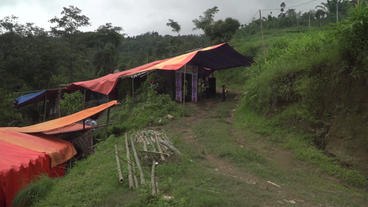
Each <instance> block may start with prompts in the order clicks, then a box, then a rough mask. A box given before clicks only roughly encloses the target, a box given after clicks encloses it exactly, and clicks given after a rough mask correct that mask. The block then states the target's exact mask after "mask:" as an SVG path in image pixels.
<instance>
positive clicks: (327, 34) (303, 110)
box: [217, 6, 368, 178]
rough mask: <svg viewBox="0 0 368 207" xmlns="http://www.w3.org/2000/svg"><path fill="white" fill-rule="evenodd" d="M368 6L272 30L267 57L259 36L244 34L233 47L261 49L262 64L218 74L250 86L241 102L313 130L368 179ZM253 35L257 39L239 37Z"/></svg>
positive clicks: (280, 123)
mask: <svg viewBox="0 0 368 207" xmlns="http://www.w3.org/2000/svg"><path fill="white" fill-rule="evenodd" d="M367 13H368V8H367V6H365V7H361V8H356V9H355V10H353V11H352V12H351V13H350V16H349V19H347V20H346V21H343V22H341V23H339V24H338V25H333V26H332V27H330V28H327V29H324V30H319V31H318V30H317V31H316V30H311V31H301V32H300V33H292V35H290V34H286V35H283V36H281V37H278V34H279V33H281V32H277V31H273V32H274V34H273V35H272V34H269V35H266V36H265V40H266V47H267V61H266V62H265V61H264V56H263V51H262V48H261V45H262V44H261V42H260V39H261V38H260V36H259V35H257V36H258V40H256V39H254V38H255V37H248V38H241V33H239V35H238V36H237V38H235V39H234V41H233V46H234V47H235V48H236V49H238V50H240V51H243V53H244V54H245V55H247V54H248V55H249V56H252V55H253V53H256V56H255V61H256V63H255V64H254V65H253V66H252V67H249V68H239V69H237V70H234V71H231V72H230V71H229V72H228V71H222V72H220V73H219V74H218V75H217V76H218V77H219V78H220V79H221V80H222V81H223V82H224V83H227V82H230V87H231V83H234V82H231V80H233V79H234V80H236V81H237V82H236V83H235V84H234V86H233V87H235V88H236V87H239V86H240V88H242V89H243V90H244V96H243V100H242V103H241V107H242V109H244V110H252V111H255V112H257V114H259V115H260V116H264V117H267V121H268V122H269V123H270V124H271V125H273V126H277V127H280V128H282V129H285V130H288V131H290V132H295V133H299V134H301V135H306V136H307V137H308V139H307V141H309V142H310V143H313V144H314V145H316V146H317V148H319V149H321V150H323V152H324V153H325V154H326V155H327V156H330V157H332V158H335V159H337V162H339V163H340V164H341V165H343V166H345V167H347V168H351V169H357V170H359V171H360V172H361V173H363V174H364V176H365V177H366V178H367V177H368V171H367V169H368V160H367V155H368V139H366V136H365V135H366V134H367V132H368V128H367V126H366V125H365V124H364V123H366V122H367V121H368V119H367V117H368V115H367V114H368V111H367V110H366V109H367V106H368V105H367V101H366V100H367V95H366V93H365V92H364V91H366V90H367V84H366V82H367V81H366V77H367V73H366V68H367V65H368V60H367V51H368V50H367V40H366V32H367V31H368V26H367V23H366V21H367ZM296 30H298V29H296ZM282 32H283V33H287V32H289V31H286V30H284V31H282ZM240 39H241V40H240ZM247 39H248V40H249V42H250V43H248V44H247V43H243V44H239V43H238V42H241V41H247ZM257 46H258V47H257ZM233 77H236V78H233ZM240 116H242V115H240ZM269 133H273V132H269Z"/></svg>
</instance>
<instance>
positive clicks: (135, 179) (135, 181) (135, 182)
mask: <svg viewBox="0 0 368 207" xmlns="http://www.w3.org/2000/svg"><path fill="white" fill-rule="evenodd" d="M133 178H134V184H135V188H138V179H137V175H136V174H135V164H134V162H133Z"/></svg>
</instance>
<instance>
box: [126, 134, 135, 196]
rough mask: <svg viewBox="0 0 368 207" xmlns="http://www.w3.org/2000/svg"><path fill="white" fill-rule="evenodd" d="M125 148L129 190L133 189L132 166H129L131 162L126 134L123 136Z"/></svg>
mask: <svg viewBox="0 0 368 207" xmlns="http://www.w3.org/2000/svg"><path fill="white" fill-rule="evenodd" d="M125 147H126V151H127V162H128V180H129V188H130V189H134V183H133V175H132V166H131V165H130V163H131V162H130V152H129V145H128V136H127V135H126V134H125Z"/></svg>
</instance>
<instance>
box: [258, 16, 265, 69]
mask: <svg viewBox="0 0 368 207" xmlns="http://www.w3.org/2000/svg"><path fill="white" fill-rule="evenodd" d="M259 21H260V22H261V31H262V43H263V54H264V59H265V62H266V46H265V42H264V36H263V26H262V14H261V10H259Z"/></svg>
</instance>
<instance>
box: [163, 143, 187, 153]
mask: <svg viewBox="0 0 368 207" xmlns="http://www.w3.org/2000/svg"><path fill="white" fill-rule="evenodd" d="M160 143H161V144H163V145H165V146H166V147H168V148H169V149H170V150H171V151H173V152H174V153H175V154H178V155H182V153H181V152H180V151H179V150H178V149H176V148H175V147H174V146H173V145H171V144H169V143H167V142H165V141H163V140H160Z"/></svg>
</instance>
